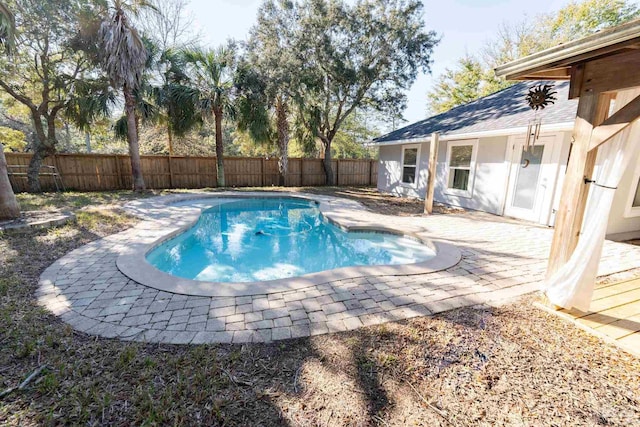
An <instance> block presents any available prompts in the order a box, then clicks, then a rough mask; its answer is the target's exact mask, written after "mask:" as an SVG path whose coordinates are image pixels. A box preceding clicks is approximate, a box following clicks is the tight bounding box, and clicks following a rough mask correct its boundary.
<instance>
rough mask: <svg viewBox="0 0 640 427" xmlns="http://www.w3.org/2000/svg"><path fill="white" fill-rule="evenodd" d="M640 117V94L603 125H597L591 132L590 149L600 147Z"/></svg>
mask: <svg viewBox="0 0 640 427" xmlns="http://www.w3.org/2000/svg"><path fill="white" fill-rule="evenodd" d="M639 118H640V96H637V97H635V98H634V99H632V100H631V102H629V103H628V104H626V105H625V106H624V107H622V108H621V109H620V110H618V111H616V113H615V114H614V115H612V116H611V117H609V118H607V119H606V120H605V121H604V122H602V124H601V125H599V126H596V127H595V128H594V129H593V132H592V134H591V141H590V142H589V150H593V149H594V148H597V147H599V146H600V145H602V144H603V143H604V142H606V141H608V140H609V139H611V138H612V137H614V136H615V135H617V134H618V133H619V132H621V131H623V130H624V129H625V128H626V127H628V126H629V125H631V124H632V123H633V122H635V121H636V120H638V119H639Z"/></svg>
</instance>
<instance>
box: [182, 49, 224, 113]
mask: <svg viewBox="0 0 640 427" xmlns="http://www.w3.org/2000/svg"><path fill="white" fill-rule="evenodd" d="M183 55H184V57H183V58H184V64H185V67H186V68H185V72H186V75H187V76H189V82H190V83H189V84H190V85H191V88H192V92H191V99H195V101H196V104H195V105H197V106H198V107H199V110H200V112H201V114H202V115H203V116H204V117H212V116H213V115H214V113H215V112H216V111H220V112H223V113H225V115H226V116H227V117H235V112H236V110H235V105H234V103H233V101H234V98H235V85H234V75H235V70H236V69H235V67H236V49H235V46H234V45H233V44H229V45H227V46H220V47H218V48H217V49H209V50H205V49H188V50H185V51H184V52H183Z"/></svg>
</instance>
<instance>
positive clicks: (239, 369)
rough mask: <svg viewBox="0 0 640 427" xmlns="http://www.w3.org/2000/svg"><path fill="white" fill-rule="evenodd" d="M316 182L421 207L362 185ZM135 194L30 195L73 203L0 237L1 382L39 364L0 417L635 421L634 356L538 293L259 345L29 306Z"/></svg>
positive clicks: (347, 422) (108, 421)
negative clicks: (122, 325)
mask: <svg viewBox="0 0 640 427" xmlns="http://www.w3.org/2000/svg"><path fill="white" fill-rule="evenodd" d="M304 190H305V191H308V190H309V189H304ZM313 191H314V190H310V192H313ZM316 191H322V192H329V193H330V194H335V195H342V196H347V195H348V196H349V197H353V198H358V200H361V201H363V203H368V204H367V206H368V207H370V208H372V209H376V204H379V205H384V204H386V203H388V202H397V206H396V207H394V208H393V209H396V211H395V212H396V213H395V214H398V215H399V214H419V212H420V211H418V212H417V213H416V212H413V213H412V210H411V209H413V208H412V207H411V205H412V204H414V203H417V202H413V201H407V200H403V199H396V198H393V199H391V198H388V196H381V198H378V196H376V194H375V192H374V191H369V190H366V191H364V192H362V194H358V192H356V190H354V189H342V188H340V189H336V190H331V189H322V190H320V189H317V190H316ZM343 193H344V194H343ZM85 197H86V198H85ZM133 197H136V196H135V195H133V194H132V193H130V192H115V193H95V194H93V193H92V194H87V193H84V194H83V193H79V194H73V193H65V194H57V195H46V196H37V197H34V196H29V205H28V206H37V207H36V208H35V209H42V208H43V207H44V206H55V207H56V209H61V208H75V209H78V208H80V207H83V209H82V210H81V211H79V212H77V214H78V220H77V223H74V224H68V225H66V226H63V227H58V228H54V229H49V230H33V231H23V232H7V233H5V234H1V235H0V392H1V391H2V390H4V389H6V388H9V387H13V386H16V385H18V384H19V383H20V382H21V381H22V380H24V379H25V378H26V377H27V376H28V375H29V374H30V373H31V372H33V371H34V370H35V369H36V368H38V367H39V366H42V365H46V366H47V369H46V370H45V371H44V373H43V375H41V376H39V377H38V378H37V379H36V380H34V381H32V382H31V383H30V384H29V385H28V386H27V387H26V388H25V389H24V390H22V391H16V392H13V393H11V394H9V395H8V396H6V397H4V398H3V399H2V400H1V401H0V424H1V425H12V426H13V425H15V426H29V425H42V424H52V425H60V424H67V425H80V424H84V425H140V424H145V425H193V424H202V425H226V426H236V425H237V426H248V425H250V426H259V425H264V426H274V425H291V426H293V425H296V426H297V425H303V426H316V425H318V426H325V425H326V426H374V425H375V426H377V425H380V426H387V425H388V426H405V425H423V426H476V425H486V426H492V425H518V426H520V425H536V426H540V425H571V426H575V425H619V426H630V425H638V424H640V397H639V396H640V360H639V359H637V358H634V357H632V356H630V355H628V354H626V353H624V352H622V351H619V350H618V349H616V348H612V347H610V346H608V345H607V344H604V343H602V342H601V341H599V340H598V339H596V338H594V337H592V336H590V335H587V334H586V333H584V332H582V331H581V330H579V329H577V328H574V327H573V326H571V325H570V324H568V323H565V322H564V321H562V320H561V319H559V318H557V317H555V316H551V315H549V314H547V313H545V312H543V311H541V310H539V309H537V308H535V307H533V306H532V304H531V303H532V301H533V300H534V299H535V298H536V297H529V298H526V299H523V300H521V301H519V302H516V303H513V304H510V305H508V306H505V307H502V308H498V309H492V308H486V307H483V308H476V309H474V308H466V309H459V310H454V311H451V312H448V313H444V314H442V315H439V316H435V317H425V318H419V319H413V320H410V321H402V322H395V323H389V324H386V325H381V326H377V327H370V328H363V329H361V330H357V331H352V332H348V333H340V334H331V335H327V336H319V337H313V338H307V339H298V340H289V341H283V342H276V343H273V344H267V345H264V344H262V345H258V344H255V345H243V346H240V345H209V346H172V345H147V344H141V343H127V342H121V341H117V340H108V339H101V338H96V337H92V336H88V335H85V334H81V333H77V332H74V331H73V330H72V329H71V328H70V327H68V326H66V325H65V324H64V323H63V322H61V321H60V320H59V319H57V318H56V317H55V316H53V315H50V314H48V313H47V312H46V311H45V310H43V309H41V308H39V307H38V306H37V304H36V302H35V298H34V291H35V289H36V285H37V280H38V277H39V275H40V273H41V271H42V270H43V269H44V268H46V267H47V266H48V265H49V264H50V263H52V262H53V261H54V260H55V259H56V258H58V257H60V256H62V255H63V254H65V253H67V252H68V251H70V250H72V249H73V248H76V247H78V246H81V245H83V244H85V243H87V242H89V241H92V240H95V239H98V238H100V237H102V236H105V235H108V234H112V233H115V232H117V231H119V230H122V229H125V228H127V227H129V226H131V225H132V224H133V223H134V222H135V219H133V218H130V217H127V216H125V215H123V214H122V212H121V211H118V210H117V208H116V207H115V206H117V205H118V204H119V203H121V202H124V201H127V200H130V199H131V198H133ZM24 199H25V196H21V202H23V200H24ZM365 200H368V202H365ZM95 205H99V206H97V207H96V206H95ZM24 206H25V204H23V207H24ZM105 206H107V208H105ZM415 207H416V208H418V206H417V205H416V206H415ZM385 212H387V213H391V212H389V211H385Z"/></svg>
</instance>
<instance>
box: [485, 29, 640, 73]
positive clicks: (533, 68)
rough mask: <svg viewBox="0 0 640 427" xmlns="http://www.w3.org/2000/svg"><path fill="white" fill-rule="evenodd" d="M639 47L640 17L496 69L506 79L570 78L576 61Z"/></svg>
mask: <svg viewBox="0 0 640 427" xmlns="http://www.w3.org/2000/svg"><path fill="white" fill-rule="evenodd" d="M637 48H640V19H636V20H633V21H631V22H628V23H626V24H622V25H619V26H617V27H613V28H610V29H606V30H602V31H599V32H597V33H595V34H593V35H591V36H588V37H585V38H582V39H579V40H575V41H572V42H568V43H563V44H559V45H558V46H555V47H552V48H549V49H545V50H543V51H540V52H537V53H534V54H533V55H529V56H526V57H524V58H521V59H517V60H515V61H512V62H509V63H506V64H504V65H501V66H499V67H497V68H496V69H495V72H496V75H497V76H499V77H502V76H504V77H505V78H506V79H507V80H534V79H535V80H541V79H550V80H567V79H569V77H570V75H571V72H570V68H571V66H572V65H574V64H577V63H580V62H584V61H587V60H590V59H594V58H597V57H599V56H602V55H605V54H612V53H615V52H617V51H623V50H626V49H637Z"/></svg>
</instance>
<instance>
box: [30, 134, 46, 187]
mask: <svg viewBox="0 0 640 427" xmlns="http://www.w3.org/2000/svg"><path fill="white" fill-rule="evenodd" d="M45 157H46V156H45V153H44V150H43V149H42V146H40V144H38V145H36V146H35V147H34V152H33V156H31V160H29V167H28V168H27V185H28V186H29V191H30V192H32V193H42V186H41V185H40V168H41V167H42V161H43V160H44V158H45Z"/></svg>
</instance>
